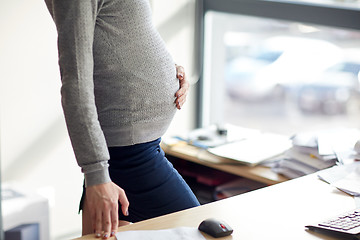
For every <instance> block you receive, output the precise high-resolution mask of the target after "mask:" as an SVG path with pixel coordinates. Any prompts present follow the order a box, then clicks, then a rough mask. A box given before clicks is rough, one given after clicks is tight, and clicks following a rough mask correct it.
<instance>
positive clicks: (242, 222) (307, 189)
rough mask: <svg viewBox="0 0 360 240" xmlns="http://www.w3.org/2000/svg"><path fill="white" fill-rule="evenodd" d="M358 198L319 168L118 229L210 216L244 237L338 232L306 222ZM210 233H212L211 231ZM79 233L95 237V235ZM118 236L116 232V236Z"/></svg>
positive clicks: (193, 223) (188, 222) (189, 222)
mask: <svg viewBox="0 0 360 240" xmlns="http://www.w3.org/2000/svg"><path fill="white" fill-rule="evenodd" d="M355 207H356V204H355V200H354V199H353V198H352V197H350V196H349V195H346V194H344V193H342V192H340V191H339V190H337V189H334V188H333V187H332V186H330V185H328V184H326V183H325V182H322V181H321V180H319V179H318V178H317V176H316V174H312V175H308V176H305V177H301V178H298V179H294V180H289V181H286V182H284V183H281V184H276V185H272V186H270V187H266V188H263V189H259V190H255V191H252V192H249V193H245V194H242V195H238V196H235V197H231V198H228V199H225V200H221V201H217V202H213V203H209V204H206V205H202V206H200V207H196V208H193V209H188V210H184V211H181V212H177V213H173V214H169V215H165V216H161V217H158V218H154V219H150V220H147V221H143V222H139V223H135V224H131V225H128V226H124V227H120V228H119V231H128V230H157V229H168V228H174V227H180V226H189V227H197V226H198V225H199V223H200V222H201V221H202V220H203V219H206V218H210V217H215V218H219V219H223V220H224V221H225V222H227V223H228V224H229V225H230V226H232V227H233V229H234V233H233V234H232V236H229V237H225V238H221V239H227V240H229V239H239V240H259V239H277V240H282V239H284V240H288V239H292V240H294V239H295V240H297V239H299V240H307V239H314V240H316V239H317V240H319V239H323V240H324V239H327V240H330V239H331V240H332V239H335V238H332V237H329V236H325V235H321V234H316V233H313V232H310V231H306V230H305V227H304V226H305V225H307V224H310V223H313V222H314V221H315V222H317V221H320V220H323V219H325V218H328V217H332V216H334V215H337V214H341V213H343V212H346V211H349V210H351V209H354V208H355ZM204 236H206V238H207V239H213V238H211V237H209V236H207V235H204ZM79 239H82V240H84V239H88V240H89V239H94V240H95V239H96V238H94V236H93V235H91V236H90V235H89V236H85V237H82V238H79ZM113 239H114V238H113Z"/></svg>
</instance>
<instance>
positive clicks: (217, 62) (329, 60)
mask: <svg viewBox="0 0 360 240" xmlns="http://www.w3.org/2000/svg"><path fill="white" fill-rule="evenodd" d="M204 44H205V48H204V50H205V54H204V79H203V81H204V89H205V90H206V89H207V90H206V91H205V92H204V93H205V94H204V99H203V100H204V101H203V102H204V109H205V110H204V116H206V117H205V118H204V120H203V124H204V125H207V124H213V123H232V124H236V125H241V126H244V127H251V128H258V129H262V130H264V131H271V132H278V133H283V134H288V135H290V134H294V133H296V132H299V131H306V130H318V129H328V128H334V127H357V128H358V127H359V125H360V124H359V123H360V94H359V93H360V92H359V90H360V86H359V83H360V82H359V81H360V74H359V71H360V31H356V30H350V29H340V28H334V27H328V26H326V27H325V26H318V25H313V24H307V23H300V22H290V21H284V20H276V19H268V18H261V17H253V16H245V15H235V14H228V13H219V12H211V11H210V12H207V14H206V16H205V43H204ZM205 105H206V106H205Z"/></svg>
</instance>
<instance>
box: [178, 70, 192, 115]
mask: <svg viewBox="0 0 360 240" xmlns="http://www.w3.org/2000/svg"><path fill="white" fill-rule="evenodd" d="M175 66H176V77H177V78H178V79H179V84H180V88H179V90H178V91H177V92H176V93H175V97H176V99H175V104H176V107H177V109H179V110H180V109H181V108H182V106H183V105H184V103H185V101H186V96H187V94H188V91H189V86H190V84H189V82H188V81H187V80H186V76H185V70H184V68H183V67H182V66H178V65H175Z"/></svg>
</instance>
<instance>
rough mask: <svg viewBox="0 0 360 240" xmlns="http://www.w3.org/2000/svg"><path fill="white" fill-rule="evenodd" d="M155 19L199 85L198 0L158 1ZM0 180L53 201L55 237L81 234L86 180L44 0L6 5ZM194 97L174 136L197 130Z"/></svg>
mask: <svg viewBox="0 0 360 240" xmlns="http://www.w3.org/2000/svg"><path fill="white" fill-rule="evenodd" d="M151 5H152V7H153V13H154V21H155V24H156V26H157V27H158V29H159V31H160V34H161V35H162V36H163V38H164V39H165V41H166V43H167V45H168V48H169V50H170V52H171V53H172V54H173V56H174V59H175V60H176V61H177V63H178V64H181V65H183V66H184V67H185V69H186V73H187V76H188V78H189V80H191V81H195V79H196V75H197V71H196V67H195V60H194V59H195V55H194V52H197V51H196V49H194V44H193V43H194V22H193V20H194V6H195V0H152V1H151ZM0 6H1V7H0V33H1V37H0V117H1V119H0V129H1V132H0V134H1V135H0V137H1V138H0V149H1V152H0V154H1V158H0V159H1V161H2V162H1V178H2V181H3V182H5V183H7V184H9V183H10V184H13V185H16V186H17V187H20V188H23V189H25V190H27V191H33V192H38V193H40V194H42V195H44V196H46V197H47V198H48V199H49V201H50V206H51V209H50V213H51V216H50V219H51V220H50V228H51V229H50V232H51V238H52V239H68V238H69V237H70V236H78V235H79V234H80V226H81V217H80V215H78V214H77V208H78V202H79V199H80V195H81V186H82V181H83V177H82V174H81V172H80V169H79V167H78V166H77V164H76V161H75V158H74V155H73V152H72V148H71V145H70V141H69V139H68V136H67V131H66V127H65V122H64V119H63V115H62V109H61V105H60V78H59V70H58V65H57V48H56V30H55V26H54V24H53V22H52V20H51V18H50V15H49V14H48V12H47V9H46V6H45V4H44V2H43V1H41V0H40V1H39V0H11V1H3V2H2V3H1V4H0ZM194 93H195V91H194V90H193V91H192V92H191V94H190V96H189V97H188V102H187V103H186V105H185V106H184V107H183V109H182V110H181V111H179V112H178V114H177V115H176V117H175V119H174V121H173V123H172V125H171V127H170V129H169V131H168V133H167V135H171V134H175V133H176V132H177V131H186V130H189V129H191V128H193V126H194V116H195V115H194V111H195V110H194V109H195V108H194V105H195V96H194Z"/></svg>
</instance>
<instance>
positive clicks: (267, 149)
mask: <svg viewBox="0 0 360 240" xmlns="http://www.w3.org/2000/svg"><path fill="white" fill-rule="evenodd" d="M291 146H292V142H291V140H290V139H289V138H288V137H287V136H283V135H278V134H272V133H263V134H259V135H256V136H254V137H250V138H247V139H245V140H241V141H237V142H233V143H228V144H224V145H221V146H218V147H214V148H209V149H208V151H209V152H211V153H212V154H215V155H217V156H220V157H225V158H230V159H233V160H236V161H239V162H242V163H245V164H250V165H254V164H258V163H260V162H262V161H264V160H267V159H270V158H272V157H275V156H278V155H280V154H282V153H284V152H285V151H286V150H288V149H289V148H291Z"/></svg>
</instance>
